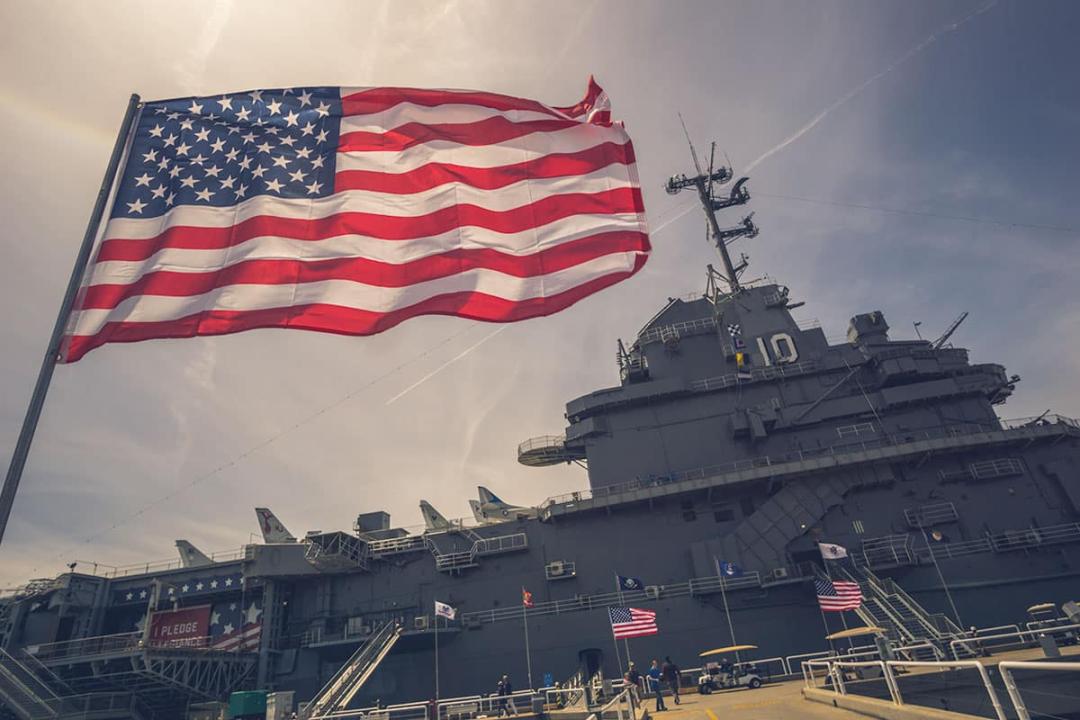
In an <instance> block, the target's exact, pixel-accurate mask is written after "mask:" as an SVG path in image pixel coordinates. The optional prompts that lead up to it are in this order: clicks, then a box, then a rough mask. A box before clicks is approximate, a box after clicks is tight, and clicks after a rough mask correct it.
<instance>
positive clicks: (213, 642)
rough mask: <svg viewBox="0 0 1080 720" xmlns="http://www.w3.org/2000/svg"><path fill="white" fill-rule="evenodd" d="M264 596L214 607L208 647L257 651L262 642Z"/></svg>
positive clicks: (211, 615)
mask: <svg viewBox="0 0 1080 720" xmlns="http://www.w3.org/2000/svg"><path fill="white" fill-rule="evenodd" d="M262 612H263V611H262V599H261V598H256V599H254V600H252V599H248V600H246V602H237V601H231V602H223V603H218V604H216V605H214V606H213V608H211V613H210V638H209V646H210V647H211V648H213V649H215V650H235V651H238V652H254V651H256V650H258V649H259V643H260V642H261V641H262Z"/></svg>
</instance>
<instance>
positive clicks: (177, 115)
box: [165, 112, 180, 120]
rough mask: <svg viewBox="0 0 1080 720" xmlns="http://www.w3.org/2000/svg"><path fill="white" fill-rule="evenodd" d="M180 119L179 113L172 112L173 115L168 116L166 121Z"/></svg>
mask: <svg viewBox="0 0 1080 720" xmlns="http://www.w3.org/2000/svg"><path fill="white" fill-rule="evenodd" d="M178 117H180V113H178V112H171V113H169V114H168V115H166V116H165V119H166V120H175V119H176V118H178Z"/></svg>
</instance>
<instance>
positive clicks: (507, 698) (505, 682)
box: [498, 675, 518, 717]
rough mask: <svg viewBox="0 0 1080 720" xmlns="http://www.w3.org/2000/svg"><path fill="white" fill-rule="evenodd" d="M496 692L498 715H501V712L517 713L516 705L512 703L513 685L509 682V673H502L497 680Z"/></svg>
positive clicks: (507, 713)
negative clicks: (497, 695) (497, 696)
mask: <svg viewBox="0 0 1080 720" xmlns="http://www.w3.org/2000/svg"><path fill="white" fill-rule="evenodd" d="M498 694H499V717H502V716H503V714H506V715H517V714H518V711H517V706H515V705H514V698H513V697H512V695H513V694H514V686H513V685H512V684H511V683H510V676H509V675H503V676H502V679H501V680H499V684H498Z"/></svg>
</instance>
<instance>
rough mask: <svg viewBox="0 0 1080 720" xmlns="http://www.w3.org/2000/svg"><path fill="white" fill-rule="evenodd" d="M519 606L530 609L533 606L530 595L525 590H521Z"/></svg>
mask: <svg viewBox="0 0 1080 720" xmlns="http://www.w3.org/2000/svg"><path fill="white" fill-rule="evenodd" d="M521 604H522V605H524V606H525V607H527V608H531V607H532V606H533V599H532V593H531V592H529V591H528V590H526V589H525V588H521Z"/></svg>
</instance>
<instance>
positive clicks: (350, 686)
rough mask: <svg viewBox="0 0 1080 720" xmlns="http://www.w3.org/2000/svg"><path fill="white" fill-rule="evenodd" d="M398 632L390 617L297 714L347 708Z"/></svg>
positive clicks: (312, 714)
mask: <svg viewBox="0 0 1080 720" xmlns="http://www.w3.org/2000/svg"><path fill="white" fill-rule="evenodd" d="M401 631H402V628H401V625H399V624H398V623H397V621H396V620H389V621H387V622H386V623H384V624H383V625H382V626H381V627H380V628H379V629H378V630H376V631H375V633H374V634H373V635H372V636H371V637H370V638H368V641H367V642H366V643H364V645H363V646H362V647H361V648H360V649H359V650H357V651H356V652H355V653H353V656H352V657H350V658H349V659H348V660H347V661H346V662H345V664H344V665H342V666H341V669H340V670H338V671H337V672H336V673H335V674H334V677H332V678H330V681H329V682H328V683H326V685H324V686H323V688H322V690H320V691H319V692H318V694H316V695H315V697H314V698H313V699H312V701H311V702H310V703H309V704H308V706H307V707H306V708H305V709H304V711H303V712H302V713H301V714H300V717H301V718H302V720H311V718H321V717H326V716H327V715H328V714H329V713H333V712H337V711H339V710H344V709H346V708H347V707H348V705H349V703H350V702H352V699H353V698H354V697H355V696H356V693H358V692H360V688H362V687H363V686H364V683H366V682H367V681H368V678H370V677H371V676H372V674H374V672H375V670H376V669H378V667H379V664H380V663H381V662H382V661H383V658H385V657H386V656H387V655H388V654H389V653H390V650H392V649H393V647H394V644H395V643H396V642H397V641H398V638H399V637H401Z"/></svg>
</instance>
